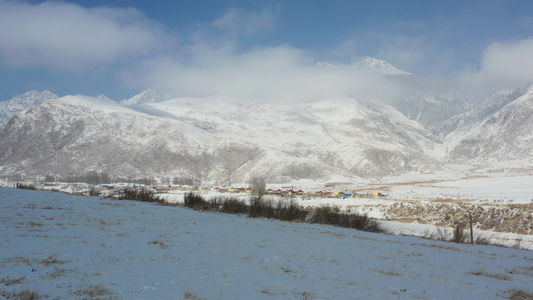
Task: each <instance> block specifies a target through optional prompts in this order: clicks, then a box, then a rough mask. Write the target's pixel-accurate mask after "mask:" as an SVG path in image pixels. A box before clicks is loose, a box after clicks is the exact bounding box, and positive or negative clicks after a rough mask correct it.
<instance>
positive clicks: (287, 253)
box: [0, 189, 533, 299]
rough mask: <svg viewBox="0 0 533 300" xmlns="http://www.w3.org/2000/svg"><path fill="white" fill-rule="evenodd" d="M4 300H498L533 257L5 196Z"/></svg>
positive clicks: (152, 208) (0, 263)
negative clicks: (28, 299) (29, 299)
mask: <svg viewBox="0 0 533 300" xmlns="http://www.w3.org/2000/svg"><path fill="white" fill-rule="evenodd" d="M0 222H1V223H2V224H1V225H0V242H1V243H0V272H1V275H0V295H3V296H4V297H12V296H14V295H20V292H21V291H26V292H31V291H35V292H36V293H38V294H39V295H40V296H42V297H45V296H47V297H48V298H49V299H58V298H61V299H65V298H99V299H105V298H109V299H362V298H374V299H388V298H402V299H501V298H508V297H509V296H511V294H512V293H513V291H514V292H515V295H516V294H517V293H518V294H520V293H521V294H522V295H526V296H529V297H531V296H532V295H533V252H531V251H525V250H516V249H509V248H501V247H492V246H471V245H462V244H452V243H443V242H436V241H431V240H425V239H421V238H416V237H404V236H393V235H383V234H372V233H366V232H360V231H355V230H350V229H342V228H336V227H331V226H324V225H316V224H302V223H289V222H280V221H273V220H263V219H249V218H246V217H244V216H236V215H227V214H219V213H202V212H196V211H193V210H189V209H185V208H181V207H165V206H158V205H153V204H147V203H141V202H132V201H112V200H101V199H99V198H95V197H83V196H72V195H67V194H63V193H54V192H44V191H40V192H35V191H26V190H16V189H0Z"/></svg>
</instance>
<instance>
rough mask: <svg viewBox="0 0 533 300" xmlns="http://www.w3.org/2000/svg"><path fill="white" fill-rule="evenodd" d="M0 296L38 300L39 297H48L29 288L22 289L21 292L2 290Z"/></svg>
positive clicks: (22, 299) (19, 299) (18, 299)
mask: <svg viewBox="0 0 533 300" xmlns="http://www.w3.org/2000/svg"><path fill="white" fill-rule="evenodd" d="M0 296H2V297H4V298H6V299H17V300H37V299H43V298H48V297H47V296H46V295H44V296H42V295H39V293H37V292H34V291H30V290H28V289H26V290H22V291H20V292H18V293H17V292H8V291H5V290H3V291H0Z"/></svg>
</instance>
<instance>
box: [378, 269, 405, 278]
mask: <svg viewBox="0 0 533 300" xmlns="http://www.w3.org/2000/svg"><path fill="white" fill-rule="evenodd" d="M375 271H376V272H378V273H379V274H383V275H386V276H398V277H401V276H403V275H402V273H399V272H394V270H392V269H391V270H390V271H385V270H383V268H382V269H375Z"/></svg>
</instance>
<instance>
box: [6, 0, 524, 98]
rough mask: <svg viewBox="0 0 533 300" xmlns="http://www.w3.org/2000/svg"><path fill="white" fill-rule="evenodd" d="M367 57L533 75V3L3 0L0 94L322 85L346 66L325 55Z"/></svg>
mask: <svg viewBox="0 0 533 300" xmlns="http://www.w3.org/2000/svg"><path fill="white" fill-rule="evenodd" d="M364 56H371V57H374V58H378V59H382V60H386V61H388V62H390V63H391V64H393V65H394V66H396V67H398V68H400V69H402V70H404V71H407V72H410V73H412V74H415V75H420V76H453V77H458V78H464V79H465V80H466V82H469V83H471V84H472V85H476V86H478V87H485V86H487V87H495V86H498V87H499V88H513V87H515V86H516V85H521V84H525V83H528V82H532V81H533V2H532V1H527V0H524V1H512V0H509V1H503V0H502V1H494V0H484V1H475V0H471V1H453V0H450V1H422V0H418V1H414V0H413V1H409V0H404V1H399V0H390V1H356V0H353V1H318V0H308V1H303V0H292V1H245V0H241V1H238V0H235V1H229V0H227V1H202V0H199V1H193V0H182V1H170V0H160V1H156V2H152V1H118V0H115V1H100V0H79V1H64V2H48V1H12V0H0V78H1V82H2V83H1V85H0V100H8V99H10V98H11V97H13V96H15V95H18V94H21V93H23V92H25V91H28V90H34V89H36V90H44V89H48V90H50V91H52V92H54V93H56V94H58V95H61V96H62V95H66V94H85V95H89V96H97V95H100V94H104V95H106V96H108V97H110V98H112V99H114V100H122V99H125V98H130V97H131V96H133V95H134V94H136V93H138V92H140V91H142V90H144V89H146V88H148V87H152V86H154V87H158V88H162V89H167V90H169V92H171V93H174V94H176V95H179V96H209V95H226V96H249V95H258V94H264V93H266V94H268V95H269V96H273V95H276V94H286V93H289V94H290V93H291V92H294V90H302V89H307V88H309V89H310V91H311V92H312V93H315V92H319V93H320V92H321V91H316V90H313V87H315V86H317V85H321V86H322V83H324V82H335V84H332V85H331V86H330V88H331V89H342V86H343V84H337V82H338V81H343V78H340V77H342V76H341V75H343V74H340V75H339V74H335V75H334V76H332V75H331V74H322V73H318V72H316V70H314V68H312V66H314V64H315V63H316V62H321V61H328V62H332V63H344V64H349V63H352V62H355V61H357V60H359V59H361V58H362V57H364ZM346 84H351V83H350V81H349V80H347V81H346ZM288 85H291V86H294V87H295V88H292V89H291V88H288V87H287V86H288ZM271 91H276V92H275V93H274V92H272V93H270V92H271Z"/></svg>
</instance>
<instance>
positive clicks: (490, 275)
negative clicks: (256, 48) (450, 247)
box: [467, 269, 512, 281]
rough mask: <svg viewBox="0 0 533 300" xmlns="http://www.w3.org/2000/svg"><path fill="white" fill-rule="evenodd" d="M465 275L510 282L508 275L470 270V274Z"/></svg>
mask: <svg viewBox="0 0 533 300" xmlns="http://www.w3.org/2000/svg"><path fill="white" fill-rule="evenodd" d="M467 274H472V275H476V276H483V277H487V278H492V279H498V280H505V281H510V280H512V278H511V277H510V276H508V275H505V274H496V273H489V272H487V271H485V270H483V269H481V270H472V271H470V272H468V273H467Z"/></svg>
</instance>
